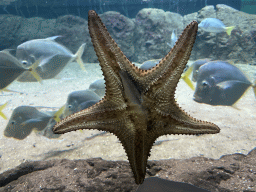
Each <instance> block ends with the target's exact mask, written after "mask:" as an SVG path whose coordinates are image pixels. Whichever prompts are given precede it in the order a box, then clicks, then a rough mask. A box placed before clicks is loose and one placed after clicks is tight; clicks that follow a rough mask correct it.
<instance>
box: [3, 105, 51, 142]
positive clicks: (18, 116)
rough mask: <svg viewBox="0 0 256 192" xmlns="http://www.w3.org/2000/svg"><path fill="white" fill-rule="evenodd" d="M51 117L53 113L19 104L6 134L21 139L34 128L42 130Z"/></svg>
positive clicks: (6, 129) (5, 131)
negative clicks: (49, 113)
mask: <svg viewBox="0 0 256 192" xmlns="http://www.w3.org/2000/svg"><path fill="white" fill-rule="evenodd" d="M51 118H52V116H51V115H48V114H46V113H43V112H40V111H38V110H37V109H36V108H35V107H31V106H19V107H17V108H15V109H14V111H13V113H12V116H11V118H10V120H9V122H8V124H7V126H6V128H5V130H4V135H5V136H6V137H13V138H15V139H19V140H21V139H25V138H26V137H27V136H28V135H29V134H30V133H31V132H32V130H33V129H35V130H37V131H42V130H43V129H44V128H45V127H46V125H47V123H48V122H49V120H50V119H51Z"/></svg>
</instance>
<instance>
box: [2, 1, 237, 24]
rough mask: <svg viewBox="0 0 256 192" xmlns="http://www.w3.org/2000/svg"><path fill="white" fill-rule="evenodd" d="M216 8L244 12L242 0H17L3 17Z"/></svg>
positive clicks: (5, 8)
mask: <svg viewBox="0 0 256 192" xmlns="http://www.w3.org/2000/svg"><path fill="white" fill-rule="evenodd" d="M217 4H226V5H228V6H231V7H233V8H235V9H237V10H241V0H236V1H233V0H16V1H14V2H12V3H10V4H9V5H1V6H0V14H13V15H20V16H23V17H27V18H29V17H42V18H47V19H49V18H56V17H58V16H61V15H67V14H71V15H76V16H80V17H83V18H87V12H88V10H91V9H93V10H95V11H96V12H97V13H103V12H106V11H118V12H120V13H121V14H123V15H125V16H127V17H130V18H134V17H135V16H136V14H137V13H138V12H139V10H141V9H143V8H158V9H163V10H164V11H171V12H176V13H179V14H181V15H186V14H189V13H193V12H195V11H198V10H199V9H201V8H203V7H205V6H206V5H214V6H215V5H217Z"/></svg>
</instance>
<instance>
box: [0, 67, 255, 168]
mask: <svg viewBox="0 0 256 192" xmlns="http://www.w3.org/2000/svg"><path fill="white" fill-rule="evenodd" d="M86 69H87V71H86V72H83V71H81V70H80V68H79V66H78V65H77V64H76V63H71V64H70V65H69V66H67V67H66V68H65V70H63V71H62V72H61V74H60V75H59V77H60V78H73V79H53V80H44V81H43V85H40V84H39V83H20V82H14V83H13V84H11V86H9V87H8V88H9V89H12V90H16V91H23V92H25V94H23V95H20V94H18V93H8V92H6V93H4V94H3V95H1V102H0V103H1V104H4V103H5V102H6V101H10V102H9V104H8V106H7V107H6V108H5V109H4V110H3V112H4V113H5V114H6V115H7V117H8V118H10V116H11V114H12V111H13V110H14V109H15V108H16V107H18V106H20V105H31V106H47V107H61V106H62V105H64V104H65V102H66V99H67V96H68V94H69V93H70V92H72V91H76V90H84V89H87V88H88V87H89V85H90V83H92V82H93V81H95V80H96V79H99V78H102V75H101V74H102V73H101V71H100V67H99V65H98V64H88V65H86ZM243 69H244V70H245V71H246V73H247V74H249V76H250V77H252V76H253V75H254V71H255V67H253V66H248V65H246V66H245V67H243ZM176 98H177V101H178V103H179V105H180V107H182V108H183V109H184V110H185V111H186V112H188V113H189V114H190V115H191V116H193V117H195V118H197V119H200V120H207V121H210V122H213V123H215V124H217V125H218V126H219V127H220V129H221V132H220V133H219V134H214V135H201V136H184V135H175V136H173V135H169V136H163V137H160V138H159V139H158V141H161V140H168V141H165V142H162V143H161V144H160V145H156V146H154V147H153V149H152V151H151V157H150V158H149V159H150V160H157V159H169V158H175V159H178V158H179V159H180V158H190V157H194V156H205V157H211V158H215V159H217V158H219V157H220V156H222V155H225V154H233V153H243V154H247V153H248V152H249V151H250V150H251V149H253V148H254V147H256V131H255V124H256V113H255V108H256V102H255V97H254V94H253V91H252V89H251V88H250V89H249V90H248V91H247V92H246V94H245V96H244V97H242V98H241V99H240V100H239V101H238V102H237V103H236V107H237V108H238V109H239V110H238V109H235V108H233V107H226V106H210V105H206V104H199V103H196V102H194V101H193V99H192V98H193V91H192V90H191V89H190V88H189V87H188V86H187V85H186V84H185V83H184V82H183V81H181V82H180V83H179V84H178V88H177V91H176ZM42 110H43V109H42ZM48 110H49V109H48ZM7 123H8V121H7V120H4V119H3V118H0V129H1V134H0V148H1V151H0V154H1V155H2V156H1V158H0V168H1V170H0V172H3V171H5V170H7V169H10V168H13V167H15V166H17V165H19V164H20V163H22V162H24V161H26V160H42V159H54V158H55V159H57V158H68V159H87V158H94V157H101V158H103V159H106V160H127V157H126V154H125V152H124V149H123V147H122V146H121V144H120V142H119V141H118V139H117V137H116V136H114V135H112V134H109V133H107V134H105V135H103V136H98V137H95V138H93V139H90V140H85V139H86V138H87V137H90V136H91V135H93V134H97V133H100V132H99V131H97V130H91V131H88V130H83V132H80V131H76V132H70V133H66V134H64V135H62V136H61V137H60V138H58V139H48V138H45V137H43V136H40V135H37V134H36V133H35V132H33V133H32V134H30V136H28V137H27V138H26V139H24V140H15V139H13V138H6V137H5V136H4V135H3V131H4V129H5V127H6V125H7ZM69 149H74V150H70V151H65V150H69ZM56 151H62V153H56Z"/></svg>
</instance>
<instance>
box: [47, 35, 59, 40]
mask: <svg viewBox="0 0 256 192" xmlns="http://www.w3.org/2000/svg"><path fill="white" fill-rule="evenodd" d="M59 37H63V36H62V35H56V36H52V37H47V38H45V40H49V41H55V39H57V38H59Z"/></svg>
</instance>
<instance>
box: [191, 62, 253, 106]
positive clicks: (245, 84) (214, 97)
mask: <svg viewBox="0 0 256 192" xmlns="http://www.w3.org/2000/svg"><path fill="white" fill-rule="evenodd" d="M249 87H253V89H254V93H256V86H255V85H253V84H252V83H251V82H250V81H249V80H248V78H247V77H246V76H245V75H244V73H243V72H241V71H240V70H239V69H238V68H237V67H236V66H234V65H232V64H230V63H229V62H226V61H211V62H208V63H206V64H204V65H202V66H201V67H200V68H199V71H198V77H197V84H196V90H195V93H194V100H195V101H196V102H199V103H206V104H210V105H226V106H232V105H233V104H235V103H236V102H237V101H238V100H239V99H240V98H241V97H242V95H243V94H244V93H245V91H246V90H247V89H248V88H249Z"/></svg>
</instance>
